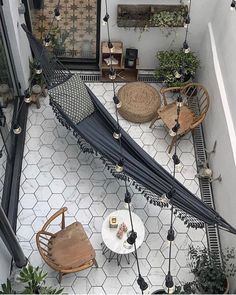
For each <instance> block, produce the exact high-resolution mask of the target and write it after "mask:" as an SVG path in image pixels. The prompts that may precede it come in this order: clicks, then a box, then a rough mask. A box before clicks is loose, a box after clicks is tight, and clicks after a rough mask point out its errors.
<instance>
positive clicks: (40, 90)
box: [32, 84, 42, 94]
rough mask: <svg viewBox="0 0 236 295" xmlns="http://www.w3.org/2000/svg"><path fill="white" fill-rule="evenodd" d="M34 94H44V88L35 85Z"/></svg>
mask: <svg viewBox="0 0 236 295" xmlns="http://www.w3.org/2000/svg"><path fill="white" fill-rule="evenodd" d="M32 92H33V93H34V94H39V93H41V92H42V88H41V86H40V85H38V84H35V85H34V86H33V87H32Z"/></svg>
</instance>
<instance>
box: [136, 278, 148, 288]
mask: <svg viewBox="0 0 236 295" xmlns="http://www.w3.org/2000/svg"><path fill="white" fill-rule="evenodd" d="M137 283H138V285H139V288H140V290H141V291H142V292H144V291H147V290H148V284H147V283H146V282H145V280H144V278H143V277H142V276H141V275H140V274H139V276H138V279H137Z"/></svg>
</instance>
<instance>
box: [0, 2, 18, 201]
mask: <svg viewBox="0 0 236 295" xmlns="http://www.w3.org/2000/svg"><path fill="white" fill-rule="evenodd" d="M8 45H9V43H8V39H7V34H6V28H5V23H4V19H3V13H2V8H1V7H0V203H1V199H2V192H3V185H4V178H5V170H6V163H7V156H9V158H11V136H10V132H9V131H10V128H11V124H12V117H13V110H14V98H15V96H16V95H17V86H16V82H15V75H14V67H13V61H12V59H11V55H10V49H9V46H8Z"/></svg>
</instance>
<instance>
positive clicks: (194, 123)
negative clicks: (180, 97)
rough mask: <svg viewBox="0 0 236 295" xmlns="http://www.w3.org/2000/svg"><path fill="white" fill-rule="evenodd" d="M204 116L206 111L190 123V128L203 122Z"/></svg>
mask: <svg viewBox="0 0 236 295" xmlns="http://www.w3.org/2000/svg"><path fill="white" fill-rule="evenodd" d="M205 117H206V113H204V114H202V116H201V117H200V118H198V120H197V121H194V122H193V123H192V125H191V126H190V129H191V130H192V129H194V128H196V127H197V126H198V125H200V124H201V123H202V122H203V120H204V119H205Z"/></svg>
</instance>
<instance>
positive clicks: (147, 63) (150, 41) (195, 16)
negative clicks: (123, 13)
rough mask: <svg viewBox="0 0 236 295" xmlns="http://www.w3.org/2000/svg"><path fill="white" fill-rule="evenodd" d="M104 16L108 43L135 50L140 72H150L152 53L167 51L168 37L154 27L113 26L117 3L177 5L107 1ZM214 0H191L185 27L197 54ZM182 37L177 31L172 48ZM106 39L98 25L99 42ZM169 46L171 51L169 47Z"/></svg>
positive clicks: (158, 0) (173, 1)
mask: <svg viewBox="0 0 236 295" xmlns="http://www.w3.org/2000/svg"><path fill="white" fill-rule="evenodd" d="M107 2H108V13H109V15H110V20H109V21H110V34H111V39H112V41H123V44H124V48H127V47H135V48H137V49H138V50H139V64H140V69H154V68H156V66H157V60H156V52H157V51H158V50H168V49H170V45H171V41H172V39H173V38H172V37H169V38H166V37H165V36H164V35H163V34H162V33H161V31H160V29H158V28H150V29H149V31H148V32H143V33H142V35H141V39H139V37H140V32H139V30H137V32H135V31H134V29H133V28H130V29H125V28H119V27H117V23H116V19H117V4H144V3H145V4H163V3H165V4H179V1H178V0H165V1H163V0H149V1H148V2H147V3H146V1H143V0H132V1H127V0H112V1H111V0H108V1H107ZM185 2H186V3H187V1H185ZM215 4H216V0H192V12H194V13H192V14H191V25H190V26H189V44H191V48H192V50H194V51H196V52H197V53H198V51H199V48H201V40H202V36H203V34H204V32H205V30H206V27H207V23H208V21H209V19H210V18H211V15H212V13H213V11H214V6H215ZM104 15H105V3H104V0H103V1H102V9H101V19H102V18H103V17H104ZM184 37H185V29H184V28H178V29H177V37H176V41H175V43H174V46H173V47H174V48H181V47H182V44H183V41H184ZM105 40H107V28H106V26H102V25H101V41H105ZM173 47H172V48H173Z"/></svg>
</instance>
